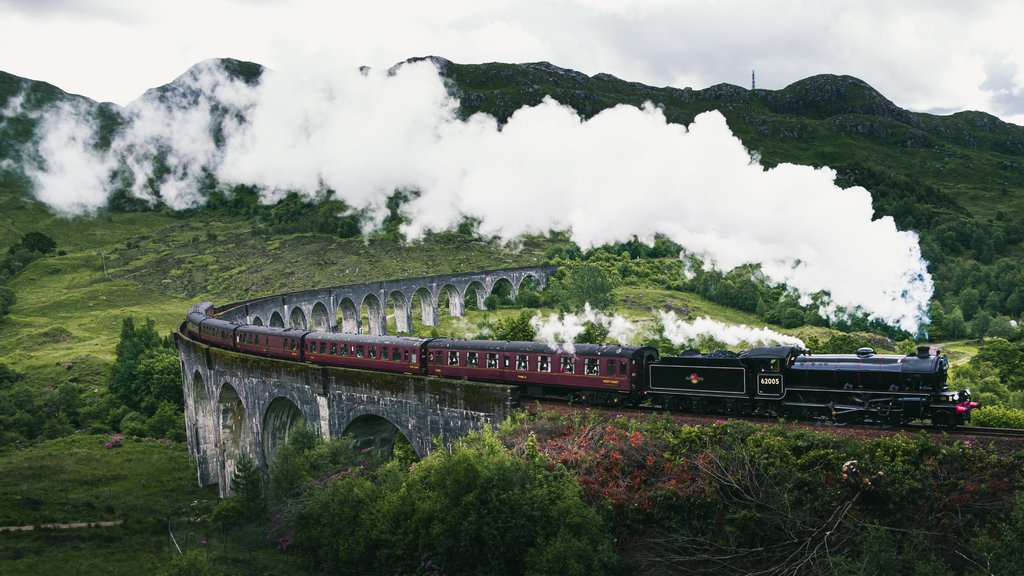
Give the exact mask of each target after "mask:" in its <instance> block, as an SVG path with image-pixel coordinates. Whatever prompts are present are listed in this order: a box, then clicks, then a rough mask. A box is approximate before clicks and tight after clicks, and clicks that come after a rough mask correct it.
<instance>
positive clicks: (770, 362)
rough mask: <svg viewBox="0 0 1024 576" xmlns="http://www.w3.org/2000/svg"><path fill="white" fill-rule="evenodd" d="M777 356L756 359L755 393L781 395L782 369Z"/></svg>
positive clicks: (759, 394)
mask: <svg viewBox="0 0 1024 576" xmlns="http://www.w3.org/2000/svg"><path fill="white" fill-rule="evenodd" d="M780 363H781V361H780V360H779V359H778V358H763V359H760V360H758V361H757V395H758V396H782V392H783V386H782V369H781V368H780Z"/></svg>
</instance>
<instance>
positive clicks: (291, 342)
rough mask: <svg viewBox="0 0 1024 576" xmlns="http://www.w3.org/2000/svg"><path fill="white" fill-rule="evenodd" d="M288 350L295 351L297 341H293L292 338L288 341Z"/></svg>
mask: <svg viewBox="0 0 1024 576" xmlns="http://www.w3.org/2000/svg"><path fill="white" fill-rule="evenodd" d="M288 349H289V350H295V340H294V339H292V338H289V339H288Z"/></svg>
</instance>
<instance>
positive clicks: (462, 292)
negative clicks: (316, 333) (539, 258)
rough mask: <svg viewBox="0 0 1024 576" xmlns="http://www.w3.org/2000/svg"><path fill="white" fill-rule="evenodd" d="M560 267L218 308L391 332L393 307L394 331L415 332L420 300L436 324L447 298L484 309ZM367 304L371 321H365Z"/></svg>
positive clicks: (313, 325) (297, 324)
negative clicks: (503, 290) (503, 293)
mask: <svg viewBox="0 0 1024 576" xmlns="http://www.w3.org/2000/svg"><path fill="white" fill-rule="evenodd" d="M556 269H557V268H556V267H554V266H534V267H530V268H514V269H507V270H489V271H485V272H476V273H472V274H448V275H443V276H426V277H423V278H409V279H404V280H387V281H383V282H370V283H366V284H350V285H347V286H335V287H332V288H321V289H317V290H306V291H303V292H292V293H289V294H281V295H277V296H268V297H266V298H259V299H256V300H250V301H247V302H241V303H237V304H231V305H228V306H222V307H218V309H217V310H218V315H219V316H221V317H222V318H224V319H225V320H231V321H234V322H238V323H240V324H259V325H268V326H278V327H283V328H299V329H311V330H328V331H333V332H348V333H359V332H363V333H367V332H368V333H370V334H387V333H388V326H387V311H388V310H391V311H392V316H393V318H394V321H395V326H394V331H395V332H409V331H410V330H411V329H412V317H413V316H412V313H413V306H414V304H418V305H419V308H420V311H421V316H420V318H421V321H422V322H423V324H424V325H426V326H436V325H437V320H438V315H437V311H438V306H440V305H441V304H442V303H443V302H445V301H447V304H448V311H449V313H450V314H451V315H452V316H462V315H463V314H464V313H465V307H466V305H465V303H466V299H467V297H472V298H474V299H475V303H476V305H477V307H478V308H479V309H481V310H483V309H485V306H484V299H485V298H486V297H487V296H488V295H490V294H491V293H493V292H494V291H495V289H496V288H498V287H499V286H500V285H501V284H503V283H505V284H507V289H508V291H509V293H510V295H511V296H512V298H515V297H516V296H517V295H518V293H519V290H520V288H521V287H522V284H523V282H524V281H527V280H528V279H529V280H531V281H532V282H533V283H534V285H535V287H536V289H538V290H540V289H542V288H544V287H545V286H547V281H548V277H549V276H551V274H553V273H554V272H555V270H556ZM363 310H366V317H367V323H368V324H369V326H364V325H363V313H362V312H363Z"/></svg>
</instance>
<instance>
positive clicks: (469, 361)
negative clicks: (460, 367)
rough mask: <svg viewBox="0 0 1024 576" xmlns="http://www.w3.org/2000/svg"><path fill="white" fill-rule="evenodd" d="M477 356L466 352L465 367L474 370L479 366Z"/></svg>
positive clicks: (474, 353)
mask: <svg viewBox="0 0 1024 576" xmlns="http://www.w3.org/2000/svg"><path fill="white" fill-rule="evenodd" d="M478 358H479V356H478V355H477V353H476V352H466V366H472V367H473V368H476V367H477V366H479V365H480V361H479V359H478Z"/></svg>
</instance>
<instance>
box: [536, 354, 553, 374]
mask: <svg viewBox="0 0 1024 576" xmlns="http://www.w3.org/2000/svg"><path fill="white" fill-rule="evenodd" d="M537 370H540V371H541V372H551V356H537Z"/></svg>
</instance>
